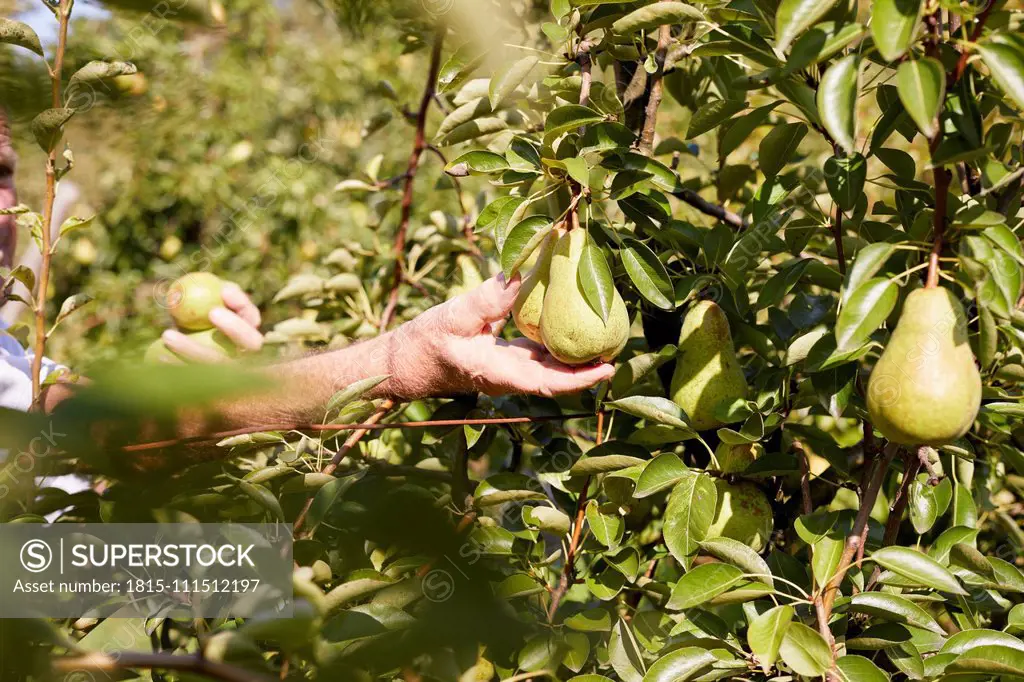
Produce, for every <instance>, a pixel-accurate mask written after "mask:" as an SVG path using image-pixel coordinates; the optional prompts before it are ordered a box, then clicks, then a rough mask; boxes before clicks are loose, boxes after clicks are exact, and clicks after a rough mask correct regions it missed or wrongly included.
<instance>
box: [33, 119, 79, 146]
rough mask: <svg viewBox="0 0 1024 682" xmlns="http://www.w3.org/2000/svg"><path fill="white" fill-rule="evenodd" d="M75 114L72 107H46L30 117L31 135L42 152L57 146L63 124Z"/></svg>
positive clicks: (62, 132) (62, 131)
mask: <svg viewBox="0 0 1024 682" xmlns="http://www.w3.org/2000/svg"><path fill="white" fill-rule="evenodd" d="M74 115H75V110H74V109H67V108H64V109H47V110H46V111H43V112H42V113H40V114H39V115H38V116H36V117H35V118H34V119H32V126H31V128H32V135H34V136H35V138H36V142H37V143H39V146H40V147H42V149H43V151H44V152H47V153H49V152H51V151H52V150H53V149H55V148H56V147H57V144H58V143H59V142H60V138H61V136H62V135H63V134H64V124H65V123H67V122H68V121H70V120H71V117H72V116H74Z"/></svg>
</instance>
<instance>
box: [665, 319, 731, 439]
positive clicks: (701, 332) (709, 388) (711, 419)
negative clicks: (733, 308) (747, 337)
mask: <svg viewBox="0 0 1024 682" xmlns="http://www.w3.org/2000/svg"><path fill="white" fill-rule="evenodd" d="M671 393H672V400H673V401H674V402H675V404H676V405H678V406H679V407H681V408H683V411H684V412H686V414H687V416H688V417H689V418H690V425H691V426H692V427H693V428H694V429H696V430H698V431H703V430H705V429H713V428H717V427H719V426H722V422H721V421H720V420H719V419H718V418H716V417H715V407H716V406H717V405H719V404H720V403H723V402H732V401H734V400H740V399H743V398H746V397H747V379H746V377H744V376H743V369H742V368H741V367H740V363H739V362H738V361H737V360H736V350H735V348H733V345H732V333H731V332H730V331H729V320H727V319H726V317H725V312H724V311H723V310H722V309H721V307H719V305H718V304H717V303H715V302H714V301H700V302H698V303H696V304H695V305H694V306H693V307H692V308H690V311H689V312H688V313H687V314H686V319H684V320H683V330H682V331H681V332H680V333H679V361H678V363H677V364H676V371H675V373H674V374H673V375H672V385H671Z"/></svg>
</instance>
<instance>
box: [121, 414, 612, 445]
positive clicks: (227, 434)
mask: <svg viewBox="0 0 1024 682" xmlns="http://www.w3.org/2000/svg"><path fill="white" fill-rule="evenodd" d="M591 416H593V415H590V414H560V415H540V416H536V417H493V418H484V419H439V420H436V421H422V422H388V423H386V424H375V423H369V422H363V423H361V424H294V423H292V424H262V425H259V426H247V427H244V428H240V429H234V430H233V431H219V432H216V433H210V434H206V435H203V436H189V437H187V438H171V439H167V440H161V441H153V442H150V443H135V444H133V445H125V446H123V447H122V448H121V450H122V451H123V452H140V451H145V450H159V449H160V448H167V447H171V446H175V445H187V444H189V443H200V442H206V441H216V440H223V439H225V438H232V437H234V436H244V435H247V434H250V433H263V432H266V431H356V430H360V429H366V430H368V431H379V430H381V429H429V428H431V427H435V426H486V425H489V424H532V423H535V422H546V421H563V420H564V421H568V420H570V419H584V418H587V417H591Z"/></svg>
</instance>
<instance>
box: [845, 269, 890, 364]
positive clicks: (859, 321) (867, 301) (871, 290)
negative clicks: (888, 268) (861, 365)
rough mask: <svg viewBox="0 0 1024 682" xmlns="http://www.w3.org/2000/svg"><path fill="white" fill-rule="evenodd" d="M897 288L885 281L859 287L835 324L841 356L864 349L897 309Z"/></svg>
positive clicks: (879, 279) (883, 278) (873, 281)
mask: <svg viewBox="0 0 1024 682" xmlns="http://www.w3.org/2000/svg"><path fill="white" fill-rule="evenodd" d="M898 298H899V288H898V287H897V286H896V283H895V282H893V281H892V280H890V279H887V278H885V277H876V278H874V279H869V280H868V281H866V282H864V283H863V284H862V285H860V286H859V287H858V288H857V290H856V291H854V292H853V294H851V295H850V298H849V300H848V301H847V302H846V304H845V305H843V309H842V310H841V311H840V312H839V318H838V319H837V320H836V349H837V351H838V352H840V353H847V352H850V351H854V350H856V349H858V348H860V347H861V346H863V345H864V344H865V343H866V342H867V340H868V338H869V337H870V336H871V334H872V333H874V331H875V330H876V329H878V328H879V327H880V326H881V325H882V323H883V322H885V318H887V317H888V316H889V313H891V312H892V309H893V308H894V307H896V301H897V299H898Z"/></svg>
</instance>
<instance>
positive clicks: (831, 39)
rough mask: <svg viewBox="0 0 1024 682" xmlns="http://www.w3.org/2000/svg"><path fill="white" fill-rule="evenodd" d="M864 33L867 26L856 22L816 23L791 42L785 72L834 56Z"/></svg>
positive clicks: (792, 71)
mask: <svg viewBox="0 0 1024 682" xmlns="http://www.w3.org/2000/svg"><path fill="white" fill-rule="evenodd" d="M865 33H867V28H865V27H864V26H863V25H862V24H858V23H850V24H837V23H836V22H834V21H827V22H824V23H821V24H818V25H817V26H815V27H814V28H812V29H811V30H809V31H807V32H806V33H804V34H803V35H802V36H800V38H799V40H797V41H796V42H795V43H793V48H792V49H791V50H790V51H789V59H788V60H787V61H786V73H787V74H793V73H797V72H799V71H801V70H802V69H806V68H807V67H808V66H813V65H815V64H819V63H821V62H823V61H825V60H826V59H829V58H830V57H834V56H835V55H837V54H839V52H840V51H841V50H843V49H844V48H846V47H848V46H849V45H851V44H852V43H854V42H856V41H857V40H859V39H860V38H861V37H862V36H863V35H864V34H865Z"/></svg>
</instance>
